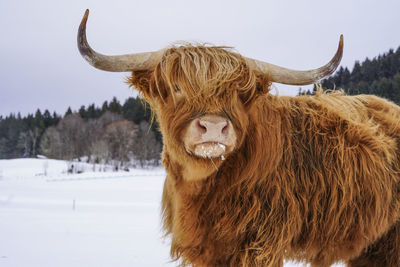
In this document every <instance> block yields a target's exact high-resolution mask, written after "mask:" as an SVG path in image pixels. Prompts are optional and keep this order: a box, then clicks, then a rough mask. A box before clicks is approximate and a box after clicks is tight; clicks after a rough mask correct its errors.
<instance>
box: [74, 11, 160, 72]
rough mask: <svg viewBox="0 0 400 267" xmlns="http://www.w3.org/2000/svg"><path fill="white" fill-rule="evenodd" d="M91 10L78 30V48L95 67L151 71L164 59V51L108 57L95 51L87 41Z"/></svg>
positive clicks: (119, 70)
mask: <svg viewBox="0 0 400 267" xmlns="http://www.w3.org/2000/svg"><path fill="white" fill-rule="evenodd" d="M88 16H89V9H86V12H85V15H84V16H83V18H82V21H81V24H80V25H79V30H78V48H79V52H80V53H81V55H82V57H84V58H85V59H86V60H87V61H88V62H89V63H90V64H91V65H92V66H93V67H95V68H98V69H101V70H105V71H113V72H128V71H135V70H149V69H152V68H154V67H155V65H156V64H157V63H158V62H159V60H160V59H161V57H162V54H163V51H156V52H146V53H136V54H127V55H119V56H106V55H102V54H100V53H97V52H96V51H94V50H93V49H92V48H91V47H90V46H89V44H88V42H87V39H86V22H87V20H88Z"/></svg>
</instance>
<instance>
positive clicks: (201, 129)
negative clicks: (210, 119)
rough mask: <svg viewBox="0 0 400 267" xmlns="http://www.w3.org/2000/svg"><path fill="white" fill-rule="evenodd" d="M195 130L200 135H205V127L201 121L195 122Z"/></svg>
mask: <svg viewBox="0 0 400 267" xmlns="http://www.w3.org/2000/svg"><path fill="white" fill-rule="evenodd" d="M196 126H197V129H198V130H199V131H200V132H201V133H203V134H204V133H206V132H207V127H206V125H205V123H204V122H202V121H201V120H197V123H196Z"/></svg>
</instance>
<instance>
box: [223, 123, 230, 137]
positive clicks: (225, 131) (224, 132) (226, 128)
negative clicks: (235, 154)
mask: <svg viewBox="0 0 400 267" xmlns="http://www.w3.org/2000/svg"><path fill="white" fill-rule="evenodd" d="M228 131H229V124H228V123H226V125H225V126H224V128H222V131H221V133H222V134H224V135H226V134H228Z"/></svg>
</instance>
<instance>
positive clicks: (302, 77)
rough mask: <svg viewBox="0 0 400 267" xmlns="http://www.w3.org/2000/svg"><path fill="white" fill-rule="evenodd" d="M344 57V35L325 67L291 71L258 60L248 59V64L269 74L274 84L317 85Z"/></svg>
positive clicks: (333, 70) (341, 36)
mask: <svg viewBox="0 0 400 267" xmlns="http://www.w3.org/2000/svg"><path fill="white" fill-rule="evenodd" d="M342 56H343V35H340V41H339V46H338V49H337V51H336V54H335V55H334V57H333V58H332V59H331V61H329V62H328V64H326V65H325V66H322V67H320V68H318V69H314V70H305V71H299V70H291V69H286V68H283V67H279V66H276V65H273V64H270V63H267V62H262V61H259V60H256V59H251V58H246V61H247V63H248V64H249V65H250V66H251V67H253V68H254V69H257V70H258V71H260V72H262V73H265V74H268V75H269V76H270V79H271V80H272V81H273V82H277V83H283V84H290V85H306V84H313V83H316V82H318V81H320V80H322V79H323V78H325V77H327V76H329V75H331V74H332V73H334V72H335V70H336V68H337V67H338V66H339V63H340V60H341V59H342Z"/></svg>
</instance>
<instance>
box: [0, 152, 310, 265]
mask: <svg viewBox="0 0 400 267" xmlns="http://www.w3.org/2000/svg"><path fill="white" fill-rule="evenodd" d="M66 170H67V163H66V162H64V161H57V160H47V159H16V160H0V267H64V266H65V267H91V266H94V267H103V266H104V267H113V266H115V267H134V266H135V267H136V266H137V267H146V266H149V267H153V266H154V267H158V266H160V267H163V266H166V267H168V266H176V264H174V263H171V262H170V259H169V241H168V239H163V238H162V231H161V226H160V225H161V224H160V221H161V218H160V202H161V192H162V185H163V180H164V177H165V171H164V170H163V169H161V168H158V169H153V170H131V171H130V172H106V173H104V172H84V173H81V174H67V173H66ZM45 172H46V173H47V175H46V176H45V175H44V173H45ZM289 266H302V265H301V264H294V263H286V264H285V267H289Z"/></svg>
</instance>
